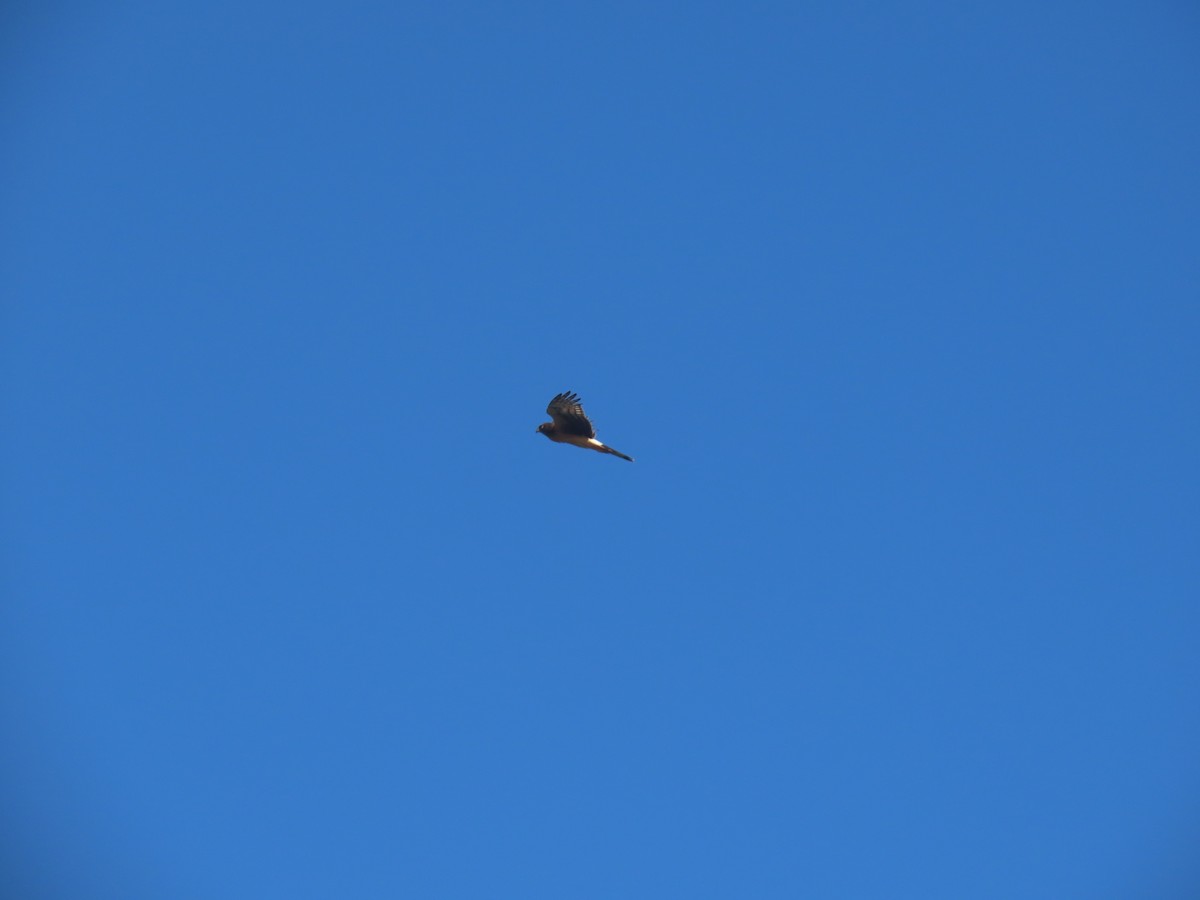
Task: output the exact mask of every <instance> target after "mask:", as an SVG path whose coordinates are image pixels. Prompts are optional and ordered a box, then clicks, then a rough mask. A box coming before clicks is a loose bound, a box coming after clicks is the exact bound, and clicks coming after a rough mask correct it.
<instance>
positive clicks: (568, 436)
mask: <svg viewBox="0 0 1200 900" xmlns="http://www.w3.org/2000/svg"><path fill="white" fill-rule="evenodd" d="M546 412H548V413H550V418H551V419H553V420H554V421H553V422H543V423H542V424H541V425H539V426H538V428H537V430H538V434H544V435H545V436H546V437H548V438H550V440H552V441H556V442H557V443H559V444H574V445H575V446H576V447H582V448H583V449H585V450H595V451H596V452H597V453H611V454H612V455H613V456H619V457H621V459H625V460H628V461H629V462H633V457H632V456H626V455H625V454H624V453H621V452H619V451H617V450H614V449H613V448H612V447H609V446H608V445H606V444H602V443H600V442H599V441H598V440H596V429H595V428H593V427H592V422H591V420H590V419H589V418H588V417H587V413H585V412H584V411H583V406H582V405H581V404H580V402H579V395H578V394H572V393H571V392H570V391H568V392H567V393H565V394H556V395H555V397H554V399H553V400H551V401H550V405H549V406H547V407H546Z"/></svg>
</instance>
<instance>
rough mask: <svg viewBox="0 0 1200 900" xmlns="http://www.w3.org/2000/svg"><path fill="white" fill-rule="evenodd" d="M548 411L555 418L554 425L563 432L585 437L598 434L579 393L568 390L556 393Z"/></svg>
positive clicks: (547, 408)
mask: <svg viewBox="0 0 1200 900" xmlns="http://www.w3.org/2000/svg"><path fill="white" fill-rule="evenodd" d="M546 412H548V413H549V414H550V418H552V419H553V420H554V427H555V428H556V429H558V430H559V431H560V432H562V433H563V434H577V435H579V436H580V437H585V438H592V437H595V436H596V429H594V428H593V427H592V422H591V420H590V419H589V418H588V417H587V413H585V412H584V411H583V406H582V405H581V404H580V402H579V395H578V394H572V393H570V392H569V391H568V392H567V393H565V394H558V395H556V396H555V398H554V399H553V400H551V401H550V405H549V406H547V407H546Z"/></svg>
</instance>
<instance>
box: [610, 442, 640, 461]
mask: <svg viewBox="0 0 1200 900" xmlns="http://www.w3.org/2000/svg"><path fill="white" fill-rule="evenodd" d="M604 452H605V453H611V454H612V455H613V456H619V457H621V459H623V460H626V461H627V462H633V457H632V456H626V455H625V454H624V453H622V452H621V451H620V450H614V449H613V448H612V447H610V446H608V444H605V445H604Z"/></svg>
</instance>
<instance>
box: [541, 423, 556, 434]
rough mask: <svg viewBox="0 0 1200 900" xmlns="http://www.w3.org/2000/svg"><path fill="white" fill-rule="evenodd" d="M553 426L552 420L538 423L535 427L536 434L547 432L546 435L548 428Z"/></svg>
mask: <svg viewBox="0 0 1200 900" xmlns="http://www.w3.org/2000/svg"><path fill="white" fill-rule="evenodd" d="M553 427H554V423H553V422H543V423H542V424H541V425H539V426H538V427H537V433H538V434H547V435H548V434H549V433H550V429H551V428H553Z"/></svg>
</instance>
